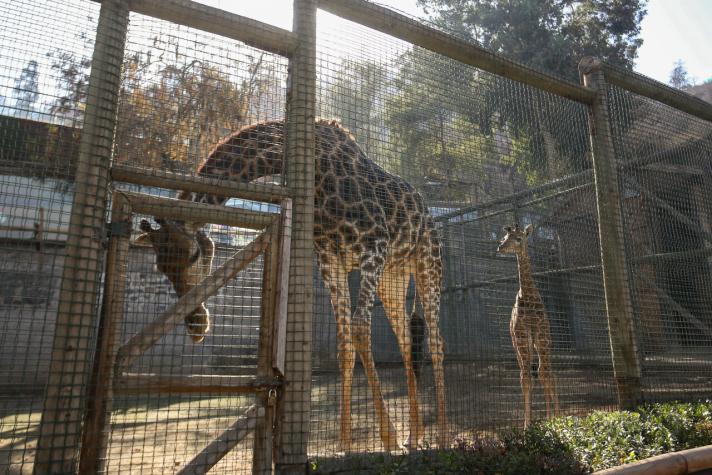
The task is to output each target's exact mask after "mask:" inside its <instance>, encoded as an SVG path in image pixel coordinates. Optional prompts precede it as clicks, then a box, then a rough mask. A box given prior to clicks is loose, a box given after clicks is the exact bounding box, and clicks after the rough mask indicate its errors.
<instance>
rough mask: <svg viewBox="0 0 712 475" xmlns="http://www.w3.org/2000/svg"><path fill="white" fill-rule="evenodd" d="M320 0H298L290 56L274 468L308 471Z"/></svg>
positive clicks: (283, 474) (282, 474) (279, 470)
mask: <svg viewBox="0 0 712 475" xmlns="http://www.w3.org/2000/svg"><path fill="white" fill-rule="evenodd" d="M316 16H317V0H294V22H293V25H294V28H293V30H294V32H295V33H297V47H296V49H295V51H294V54H293V55H292V57H291V58H290V59H289V76H288V78H287V84H288V89H287V116H286V122H285V136H284V141H285V143H284V154H285V156H286V157H288V159H287V163H286V169H285V170H284V172H285V173H284V176H285V181H286V183H287V185H288V186H289V191H290V196H291V197H292V200H293V202H292V204H293V211H294V214H293V216H292V240H291V259H290V261H289V290H288V294H289V299H288V303H287V305H288V309H287V314H288V319H287V325H286V327H287V333H286V335H287V336H286V339H285V340H286V342H285V347H286V349H285V365H284V375H285V381H286V385H285V388H284V391H282V392H281V394H280V398H279V400H278V405H277V421H278V423H277V431H276V433H275V438H276V440H277V441H276V443H275V447H276V450H275V470H276V472H277V473H280V474H281V475H287V474H296V473H304V471H305V469H306V467H307V460H308V457H307V450H308V447H309V424H310V422H311V397H310V394H311V383H312V365H311V362H312V353H311V348H312V322H313V320H314V291H313V287H314V153H315V149H316V148H315V147H316V144H315V135H316V126H315V123H314V117H315V115H316V97H317V87H316V81H317V55H316Z"/></svg>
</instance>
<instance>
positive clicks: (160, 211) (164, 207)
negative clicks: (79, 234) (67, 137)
mask: <svg viewBox="0 0 712 475" xmlns="http://www.w3.org/2000/svg"><path fill="white" fill-rule="evenodd" d="M117 193H121V194H123V195H124V196H125V197H126V199H128V200H129V202H130V203H131V208H132V209H133V211H134V213H140V214H148V215H151V216H158V217H162V218H170V219H179V220H183V221H190V222H194V223H215V224H224V225H227V226H236V227H238V228H247V229H255V230H260V229H264V228H266V227H267V226H269V225H270V224H271V223H272V222H273V221H274V220H275V218H276V217H277V214H272V213H266V212H262V211H252V210H249V209H243V208H231V207H228V206H220V205H210V204H205V203H193V202H192V201H186V200H179V199H176V198H164V197H161V196H152V195H146V194H144V193H135V192H132V191H120V192H117Z"/></svg>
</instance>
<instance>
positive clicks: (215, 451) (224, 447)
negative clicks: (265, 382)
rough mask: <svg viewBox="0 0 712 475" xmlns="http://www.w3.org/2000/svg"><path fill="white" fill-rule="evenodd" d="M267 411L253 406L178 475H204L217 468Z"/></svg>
mask: <svg viewBox="0 0 712 475" xmlns="http://www.w3.org/2000/svg"><path fill="white" fill-rule="evenodd" d="M264 415H265V410H264V408H262V407H258V406H257V404H255V405H253V406H251V407H250V408H249V409H248V410H247V412H245V414H244V415H243V416H242V417H240V418H239V419H237V420H236V421H235V422H234V423H233V424H232V425H231V426H230V427H228V428H227V429H226V430H225V432H223V433H222V434H220V435H219V436H218V438H217V439H215V440H214V441H212V442H211V443H210V444H208V445H207V446H206V447H205V448H204V449H203V450H202V451H201V452H200V453H199V454H198V455H196V456H195V457H193V460H191V461H190V462H188V463H187V464H186V465H185V466H184V467H183V468H181V469H180V470H179V471H178V473H177V475H203V474H206V473H208V471H209V470H210V469H211V468H212V467H214V466H215V464H217V463H218V462H219V461H220V460H222V458H223V457H225V455H227V454H228V453H229V452H230V451H231V450H232V449H233V448H234V447H235V446H236V445H237V444H239V443H240V441H242V440H243V439H244V438H245V437H247V435H248V434H249V433H250V431H251V430H252V429H254V428H255V423H256V422H257V419H260V418H262V417H264Z"/></svg>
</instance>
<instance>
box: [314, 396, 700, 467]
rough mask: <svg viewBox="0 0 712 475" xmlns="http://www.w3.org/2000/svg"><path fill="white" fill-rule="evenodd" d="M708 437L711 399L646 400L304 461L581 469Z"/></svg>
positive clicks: (648, 454)
mask: <svg viewBox="0 0 712 475" xmlns="http://www.w3.org/2000/svg"><path fill="white" fill-rule="evenodd" d="M708 444H712V402H710V401H706V402H703V403H680V404H678V403H676V404H651V405H646V406H643V407H641V408H639V409H638V410H637V411H635V412H626V411H619V412H603V411H596V412H593V413H591V414H589V415H588V416H585V417H573V416H568V417H560V418H556V419H552V420H549V421H542V422H539V423H536V424H534V425H532V426H531V427H529V428H528V429H527V430H525V431H522V430H509V431H505V432H503V433H501V434H499V436H498V437H497V438H493V439H478V440H476V441H472V442H468V441H458V443H457V445H456V447H455V448H453V449H448V450H421V451H417V452H413V453H409V454H405V453H404V454H400V455H390V454H367V455H352V456H348V457H339V458H333V459H320V460H319V459H318V460H315V461H313V462H312V464H311V469H312V473H318V474H334V473H339V474H347V473H354V474H356V473H359V474H373V475H400V474H425V475H431V474H433V475H435V474H482V475H485V474H498V475H499V474H502V475H519V474H522V475H525V474H527V475H528V474H542V475H543V474H552V475H559V474H560V475H569V474H584V473H590V472H592V471H594V470H602V469H605V468H609V467H613V466H616V465H621V464H626V463H630V462H635V461H637V460H642V459H645V458H648V457H652V456H655V455H659V454H663V453H667V452H674V451H677V450H684V449H689V448H693V447H699V446H702V445H708Z"/></svg>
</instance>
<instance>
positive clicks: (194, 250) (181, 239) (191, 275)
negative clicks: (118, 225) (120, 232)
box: [136, 218, 215, 343]
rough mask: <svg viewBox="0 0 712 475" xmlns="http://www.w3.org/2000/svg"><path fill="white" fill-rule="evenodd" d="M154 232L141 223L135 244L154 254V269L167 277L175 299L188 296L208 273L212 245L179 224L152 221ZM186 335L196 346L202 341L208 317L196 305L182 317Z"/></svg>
mask: <svg viewBox="0 0 712 475" xmlns="http://www.w3.org/2000/svg"><path fill="white" fill-rule="evenodd" d="M156 223H158V229H153V227H152V226H151V224H150V223H149V222H148V221H146V220H145V219H144V220H142V221H141V226H140V228H141V231H143V234H141V235H140V236H139V237H138V238H136V242H141V241H143V242H146V243H150V244H151V246H153V250H154V252H155V253H156V267H158V270H159V271H160V272H162V273H163V274H165V276H166V277H168V280H170V281H171V284H173V288H174V289H175V291H176V293H177V294H178V296H179V297H181V296H183V295H185V294H186V293H188V292H189V291H190V290H191V289H192V288H193V287H195V286H196V285H197V284H198V282H200V281H201V280H202V279H203V278H204V277H205V276H207V275H208V274H209V273H210V268H211V265H212V261H213V255H214V254H215V245H214V244H213V241H212V240H210V238H209V237H208V236H207V235H206V234H205V233H204V232H203V231H201V230H200V229H199V227H198V226H195V225H192V224H190V223H184V222H182V221H171V220H167V219H161V218H156ZM185 326H186V331H187V333H188V335H189V336H190V337H191V338H192V339H193V341H195V342H196V343H198V342H201V341H203V338H204V336H205V334H206V333H207V332H208V329H209V327H210V314H209V313H208V309H207V308H205V305H204V304H200V306H199V307H198V308H196V309H195V310H194V311H193V312H192V313H191V314H190V315H188V316H186V317H185Z"/></svg>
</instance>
